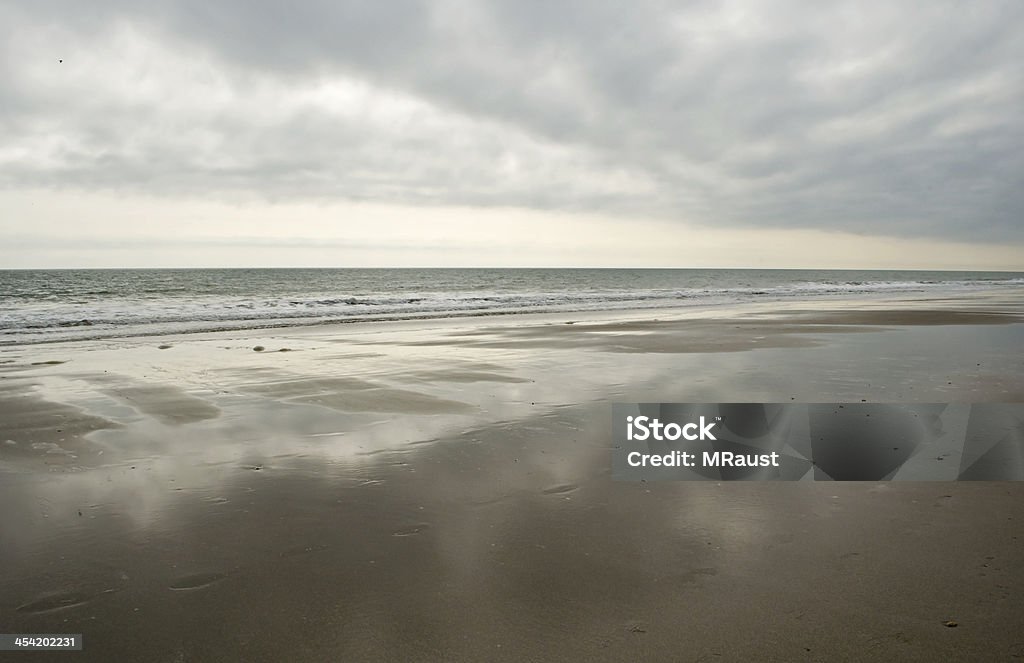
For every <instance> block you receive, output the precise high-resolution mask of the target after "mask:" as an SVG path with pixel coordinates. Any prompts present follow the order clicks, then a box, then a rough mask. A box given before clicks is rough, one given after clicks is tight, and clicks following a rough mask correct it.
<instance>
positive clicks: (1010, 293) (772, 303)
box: [0, 285, 1024, 352]
mask: <svg viewBox="0 0 1024 663" xmlns="http://www.w3.org/2000/svg"><path fill="white" fill-rule="evenodd" d="M1022 293H1024V287H1022V286H1007V285H1003V286H996V287H992V286H980V285H979V286H972V288H971V289H970V290H948V291H944V292H943V291H939V292H926V291H923V290H906V291H902V290H897V291H892V292H889V291H878V292H848V293H841V294H836V293H830V294H824V293H812V294H806V295H805V294H799V295H786V296H778V295H776V296H774V297H769V298H766V299H759V298H757V297H756V296H748V298H747V299H743V300H731V301H726V302H721V301H717V302H716V301H712V302H704V301H698V300H686V299H685V298H684V301H686V302H687V303H678V304H661V305H654V306H643V307H635V306H633V307H630V306H622V307H616V306H612V307H607V308H576V309H571V308H567V309H564V310H563V309H558V308H545V307H543V306H538V307H537V309H540V310H533V309H531V308H525V309H514V310H501V309H480V310H469V311H460V310H453V311H436V312H423V313H412V312H410V313H393V314H380V315H369V316H355V315H354V316H351V317H350V318H347V317H340V318H339V317H334V318H317V317H313V316H310V317H296V318H288V317H282V318H278V319H273V318H267V319H253V320H252V321H250V322H253V323H254V324H232V325H230V326H216V325H217V322H216V321H204V322H203V325H204V326H202V327H198V328H195V329H170V330H168V329H153V330H152V331H145V330H144V329H142V330H140V329H139V328H137V326H136V327H134V328H130V329H128V328H127V326H126V331H124V332H118V331H115V330H114V329H105V330H104V332H103V333H96V334H95V335H92V336H89V335H83V336H77V337H69V338H45V339H37V340H31V341H23V340H22V341H3V340H0V352H2V351H3V349H4V348H15V347H19V346H23V345H50V344H54V343H65V342H68V343H71V342H87V341H104V340H115V339H132V338H159V337H164V336H191V335H196V334H222V333H232V332H238V333H249V332H258V331H272V330H291V329H302V328H319V327H341V326H347V325H387V324H396V323H412V324H416V323H426V322H435V321H437V322H443V321H475V320H481V319H482V320H487V319H490V318H495V319H503V318H514V319H519V318H526V319H529V318H531V317H536V318H537V319H541V318H560V317H565V316H570V317H577V318H580V319H584V320H591V319H595V318H603V317H607V316H612V317H619V316H627V317H630V318H632V317H637V316H649V315H652V314H658V313H663V314H664V315H668V316H675V315H687V314H690V313H694V314H697V315H701V316H704V315H705V314H707V313H711V314H721V313H722V312H723V311H724V312H726V313H727V314H728V313H729V312H733V311H744V310H759V309H764V308H768V309H777V308H781V309H784V310H793V308H794V306H804V305H811V306H813V307H815V308H824V309H833V308H837V307H838V308H843V307H849V306H850V305H855V306H869V307H870V306H872V305H874V304H877V303H879V302H886V303H892V302H898V303H901V304H904V305H911V306H918V305H920V304H922V303H924V302H942V303H945V304H946V305H947V306H948V305H949V304H950V303H951V302H956V303H958V304H959V305H967V304H973V303H977V302H978V301H979V300H982V301H984V300H989V301H990V302H993V303H996V302H1000V301H1002V302H1003V305H1004V306H1005V305H1010V306H1011V307H1012V306H1014V305H1015V304H1016V303H1017V302H1019V301H1020V300H1021V299H1022V298H1024V294H1022ZM264 320H265V324H263V321H264ZM257 321H259V322H257ZM234 322H235V323H244V322H246V321H245V320H242V319H238V320H235V321H234ZM93 324H94V323H92V322H91V321H89V320H82V321H81V322H76V323H67V324H64V325H62V326H61V327H60V328H63V329H82V328H85V327H91V326H93ZM95 324H102V323H95ZM148 324H149V325H151V326H153V327H157V326H158V325H159V324H172V325H182V324H185V323H182V322H166V323H148Z"/></svg>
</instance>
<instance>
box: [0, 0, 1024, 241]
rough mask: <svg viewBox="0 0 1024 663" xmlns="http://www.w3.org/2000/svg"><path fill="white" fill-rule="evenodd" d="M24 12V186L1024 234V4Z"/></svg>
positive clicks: (9, 72) (19, 132)
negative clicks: (1023, 110)
mask: <svg viewBox="0 0 1024 663" xmlns="http://www.w3.org/2000/svg"><path fill="white" fill-rule="evenodd" d="M0 24H2V25H5V26H6V28H0V30H5V31H6V34H2V35H0V36H2V37H3V39H4V42H5V43H6V44H7V46H6V47H5V49H4V50H3V55H2V59H0V74H2V75H3V76H4V79H5V81H9V84H8V85H5V86H4V87H5V89H4V90H3V91H0V129H2V130H3V132H4V135H5V136H6V138H4V139H3V140H2V141H0V185H2V186H6V187H11V188H14V187H25V186H44V187H50V186H52V187H65V186H66V187H73V188H84V189H93V188H99V189H105V190H117V191H142V192H146V193H154V192H155V193H162V194H167V195H201V196H210V197H218V196H222V195H226V194H230V193H237V192H252V193H253V194H255V195H260V196H266V197H268V198H269V199H271V200H291V199H311V200H316V199H328V200H329V199H345V200H375V201H386V202H395V203H410V204H445V205H451V204H457V205H479V206H492V205H493V206H514V207H528V208H539V209H567V210H579V211H588V212H595V211H596V212H605V213H611V214H621V215H643V216H649V217H654V218H680V219H685V220H688V221H692V222H700V223H705V224H711V225H724V226H734V227H744V226H759V227H796V228H822V229H843V230H849V231H854V232H864V233H871V234H879V233H881V234H891V235H899V236H910V237H936V238H950V239H971V240H981V241H1004V240H1012V241H1020V240H1021V239H1024V223H1022V212H1024V192H1022V187H1021V186H1020V184H1021V181H1022V179H1024V121H1022V119H1021V117H1022V116H1024V115H1022V113H1021V112H1020V109H1021V108H1024V68H1022V67H1021V66H1020V64H1019V63H1020V62H1024V5H1022V4H1020V3H1019V2H1014V1H1007V2H994V1H993V2H987V1H983V2H976V3H954V2H947V3H943V2H927V3H925V2H922V3H877V4H875V3H864V2H853V1H851V2H834V3H805V2H786V1H780V2H773V3H758V4H753V3H750V4H747V3H742V2H733V3H724V4H723V3H710V2H693V3H684V4H680V3H665V2H631V3H615V4H610V3H601V2H589V1H588V2H584V1H583V0H575V1H573V2H560V3H544V2H538V1H523V0H519V1H516V2H512V1H509V2H490V3H464V2H455V1H454V0H447V1H442V2H437V1H432V2H426V1H424V2H417V1H414V0H403V1H401V2H387V3H373V2H356V1H350V2H327V1H323V2H309V3H301V5H300V6H295V7H285V6H284V5H282V4H280V3H270V2H245V3H241V2H216V3H210V2H198V1H192V0H182V1H179V2H168V1H164V2H154V3H128V2H117V1H114V0H108V1H106V2H104V1H103V0H97V2H94V3H88V4H83V3H72V2H49V3H46V2H42V3H23V6H21V7H20V8H9V9H7V10H6V11H4V12H3V13H0ZM58 59H64V61H65V62H64V63H58V62H57V60H58Z"/></svg>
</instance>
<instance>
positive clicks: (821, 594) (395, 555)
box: [0, 288, 1024, 661]
mask: <svg viewBox="0 0 1024 663" xmlns="http://www.w3.org/2000/svg"><path fill="white" fill-rule="evenodd" d="M1022 295H1024V292H1022V291H1021V290H1019V289H1007V288H1003V289H1000V290H999V291H998V292H991V293H984V294H977V293H975V294H972V295H971V296H970V297H960V298H957V297H944V298H938V297H934V298H929V297H923V296H919V297H910V296H903V297H900V298H893V297H890V298H879V297H875V298H873V299H869V300H863V301H851V300H849V299H846V300H843V301H841V302H837V301H810V300H808V301H791V302H786V303H785V304H779V303H775V304H771V305H765V304H760V305H759V304H747V305H735V306H733V307H731V308H728V309H723V308H721V307H717V308H716V307H705V308H699V307H696V308H690V309H686V310H657V311H632V312H630V311H614V312H603V313H602V312H589V313H584V314H559V313H555V314H551V313H549V314H542V315H512V316H494V317H478V318H471V319H447V320H421V321H404V322H390V323H379V322H378V323H354V324H344V325H330V326H315V327H295V328H281V329H272V330H258V329H257V330H242V331H232V332H219V333H200V334H180V335H172V336H150V337H136V338H117V339H101V340H89V341H68V342H59V343H45V344H38V345H14V346H9V347H4V348H2V349H0V504H2V505H3V507H4V508H3V510H2V512H0V624H2V625H3V630H4V631H5V632H10V633H81V634H83V636H84V641H85V647H84V650H83V652H81V653H79V654H75V655H74V656H75V657H76V660H88V661H111V660H118V661H227V660H238V661H280V660H308V661H320V660H322V661H335V660H371V661H372V660H408V661H416V660H422V661H433V660H438V661H439V660H446V661H480V660H496V661H500V660H508V661H523V660H569V659H576V660H584V659H585V660H641V659H648V660H681V661H712V660H778V661H802V660H806V661H824V660H897V659H898V660H921V661H934V660H953V659H958V660H1012V659H1013V658H1014V657H1021V656H1024V638H1022V637H1021V636H1020V635H1019V633H1018V630H1019V625H1020V623H1021V622H1022V620H1024V612H1022V608H1021V603H1020V601H1019V600H1018V597H1019V596H1020V594H1021V593H1022V592H1024V573H1022V572H1021V569H1022V568H1024V545H1022V543H1024V540H1022V538H1021V537H1024V534H1021V532H1020V530H1021V528H1020V524H1021V523H1022V522H1024V485H1021V484H1019V483H999V482H960V483H952V482H947V483H942V482H891V483H861V482H849V483H841V482H840V483H816V482H794V483H757V482H752V483H742V482H736V483H731V482H730V483H715V482H707V483H688V482H650V483H628V482H618V481H613V480H612V479H611V476H610V474H611V468H610V462H609V444H610V420H609V417H610V404H611V403H612V402H614V401H635V402H642V401H654V402H663V401H677V402H718V401H723V400H728V401H733V402H738V401H752V402H775V401H777V402H781V401H788V400H795V401H797V402H824V401H827V402H831V401H837V402H838V401H853V402H859V401H861V400H866V401H869V402H971V403H975V402H1019V401H1022V400H1024V355H1022V354H1021V352H1020V349H1021V348H1022V347H1024V306H1022V302H1024V298H1022ZM946 622H955V624H956V626H949V625H946ZM48 656H49V657H51V658H52V660H58V659H59V660H64V658H65V657H67V656H69V654H64V653H52V652H51V653H49V654H35V655H32V656H31V658H33V660H43V659H45V658H46V657H48ZM47 660H50V659H47Z"/></svg>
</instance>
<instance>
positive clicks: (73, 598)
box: [17, 589, 117, 615]
mask: <svg viewBox="0 0 1024 663" xmlns="http://www.w3.org/2000/svg"><path fill="white" fill-rule="evenodd" d="M115 591H117V590H115V589H104V590H101V591H98V592H87V591H81V590H71V591H67V592H57V593H50V594H44V595H43V596H40V597H39V598H37V599H36V600H34V601H30V602H28V603H25V604H24V605H20V606H18V607H17V611H18V612H23V613H27V614H30V615H38V614H42V613H46V612H53V611H55V610H65V609H67V608H74V607H76V606H80V605H84V604H86V603H88V602H89V601H92V600H93V599H95V598H96V597H98V596H102V595H104V594H111V593H113V592H115Z"/></svg>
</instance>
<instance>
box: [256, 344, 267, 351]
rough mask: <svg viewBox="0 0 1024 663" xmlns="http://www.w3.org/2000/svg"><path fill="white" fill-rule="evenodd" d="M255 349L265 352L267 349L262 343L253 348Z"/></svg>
mask: <svg viewBox="0 0 1024 663" xmlns="http://www.w3.org/2000/svg"><path fill="white" fill-rule="evenodd" d="M253 350H255V351H256V352H263V351H264V350H266V348H264V347H263V346H262V345H257V346H256V347H254V348H253Z"/></svg>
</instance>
